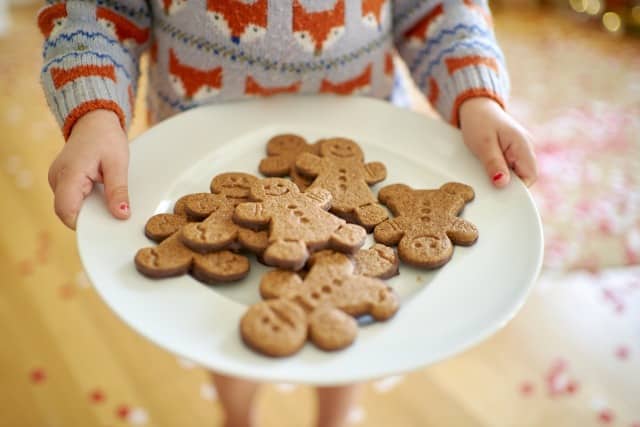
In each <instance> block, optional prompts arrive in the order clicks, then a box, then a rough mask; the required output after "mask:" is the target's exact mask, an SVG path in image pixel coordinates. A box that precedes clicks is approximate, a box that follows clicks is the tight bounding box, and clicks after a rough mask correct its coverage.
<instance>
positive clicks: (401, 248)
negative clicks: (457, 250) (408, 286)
mask: <svg viewBox="0 0 640 427" xmlns="http://www.w3.org/2000/svg"><path fill="white" fill-rule="evenodd" d="M474 196H475V194H474V191H473V188H471V187H469V186H468V185H465V184H460V183H455V182H450V183H447V184H444V185H442V186H441V187H440V188H439V189H437V190H414V189H412V188H411V187H409V186H407V185H404V184H394V185H389V186H386V187H384V188H382V189H381V190H380V193H379V194H378V197H379V198H380V201H381V202H382V203H383V204H385V205H386V206H387V207H389V209H390V210H391V212H392V213H393V214H394V215H395V218H393V219H389V220H387V221H385V222H383V223H381V224H380V225H378V226H377V227H376V228H375V232H374V237H375V239H376V241H377V242H380V243H383V244H385V245H391V246H395V245H397V246H398V255H399V256H400V259H401V260H402V261H404V262H405V263H407V264H410V265H414V266H416V267H424V268H436V267H440V266H442V265H444V264H446V263H447V262H448V261H449V260H450V259H451V256H452V255H453V244H456V245H461V246H469V245H472V244H473V243H475V241H476V240H477V239H478V230H477V228H476V226H475V225H473V224H472V223H471V222H469V221H467V220H465V219H462V218H460V217H458V215H459V214H460V212H461V211H462V209H463V208H464V207H465V205H466V204H467V203H468V202H470V201H471V200H473V198H474Z"/></svg>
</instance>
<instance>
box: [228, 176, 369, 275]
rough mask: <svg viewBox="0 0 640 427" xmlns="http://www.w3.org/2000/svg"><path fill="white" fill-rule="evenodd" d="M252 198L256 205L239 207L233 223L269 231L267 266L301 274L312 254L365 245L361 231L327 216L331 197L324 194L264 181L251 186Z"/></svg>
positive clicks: (349, 250) (284, 182)
mask: <svg viewBox="0 0 640 427" xmlns="http://www.w3.org/2000/svg"><path fill="white" fill-rule="evenodd" d="M250 198H251V200H252V201H253V202H251V203H241V204H239V205H238V206H237V207H236V210H235V213H234V216H233V220H234V222H236V223H237V224H239V225H241V226H243V227H250V228H257V229H260V228H267V227H268V228H269V237H268V247H267V248H266V250H265V251H264V253H263V255H262V257H263V260H264V262H265V263H266V264H268V265H273V266H276V267H281V268H287V269H291V270H300V269H301V268H302V267H304V265H305V263H306V261H307V259H308V257H309V254H310V252H313V251H317V250H321V249H325V248H331V249H335V250H337V251H341V252H346V253H353V252H355V251H356V250H357V249H358V248H360V247H361V246H362V245H363V243H364V239H365V237H366V232H365V230H364V229H363V228H362V227H359V226H357V225H353V224H346V222H345V221H344V220H343V219H340V218H338V217H336V216H334V215H331V214H330V213H328V212H326V210H327V209H329V207H330V206H331V194H330V193H329V192H327V191H325V190H320V189H316V190H313V191H310V190H307V191H306V192H304V193H301V192H300V190H299V189H298V187H297V186H296V185H295V184H294V183H293V182H291V181H289V180H287V179H283V178H265V179H262V180H259V181H257V182H255V183H254V184H253V185H252V186H251V191H250Z"/></svg>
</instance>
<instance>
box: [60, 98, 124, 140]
mask: <svg viewBox="0 0 640 427" xmlns="http://www.w3.org/2000/svg"><path fill="white" fill-rule="evenodd" d="M94 110H110V111H113V112H114V113H116V114H117V115H118V118H119V119H120V126H122V129H125V122H126V118H125V115H124V112H123V111H122V108H120V106H119V105H118V104H117V103H116V102H114V101H110V100H108V99H95V100H93V101H87V102H83V103H82V104H80V105H78V106H77V107H76V108H74V109H73V110H71V112H70V113H69V114H68V115H67V118H66V119H65V120H64V126H63V127H62V135H64V139H65V141H66V140H67V139H69V136H70V135H71V131H72V130H73V126H75V124H76V122H77V121H78V120H79V119H80V117H82V116H84V115H85V114H87V113H89V112H91V111H94Z"/></svg>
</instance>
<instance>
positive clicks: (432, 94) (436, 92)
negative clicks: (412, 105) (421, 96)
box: [429, 77, 440, 105]
mask: <svg viewBox="0 0 640 427" xmlns="http://www.w3.org/2000/svg"><path fill="white" fill-rule="evenodd" d="M438 98H440V86H438V82H436V80H435V79H434V78H433V77H432V78H430V79H429V103H430V104H431V105H436V102H438Z"/></svg>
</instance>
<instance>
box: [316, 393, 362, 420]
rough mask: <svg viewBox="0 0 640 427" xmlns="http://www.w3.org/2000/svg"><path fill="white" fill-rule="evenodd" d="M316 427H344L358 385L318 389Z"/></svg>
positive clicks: (355, 397)
mask: <svg viewBox="0 0 640 427" xmlns="http://www.w3.org/2000/svg"><path fill="white" fill-rule="evenodd" d="M317 390H318V427H344V426H346V425H347V415H349V410H350V409H351V408H352V407H353V404H354V403H355V401H356V399H357V398H358V395H359V392H360V386H359V385H358V384H352V385H346V386H338V387H318V388H317Z"/></svg>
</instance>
